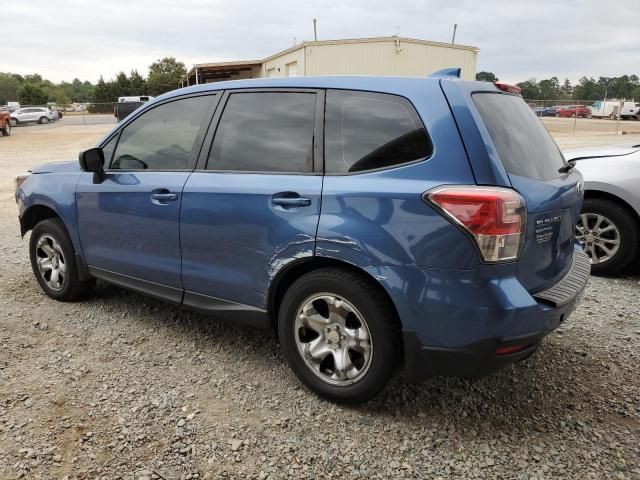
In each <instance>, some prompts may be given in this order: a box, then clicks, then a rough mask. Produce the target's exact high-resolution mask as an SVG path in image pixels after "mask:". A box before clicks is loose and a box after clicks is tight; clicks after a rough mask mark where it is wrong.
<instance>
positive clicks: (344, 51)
mask: <svg viewBox="0 0 640 480" xmlns="http://www.w3.org/2000/svg"><path fill="white" fill-rule="evenodd" d="M399 48H400V52H396V44H395V41H393V40H388V41H378V42H362V43H341V44H338V43H337V44H324V45H309V46H307V47H306V67H307V68H306V75H309V76H311V75H397V76H419V77H424V76H427V75H429V74H431V73H433V72H435V71H436V70H440V69H442V68H448V67H462V78H464V79H466V80H473V79H474V78H475V74H476V60H477V52H476V51H473V50H467V49H460V48H449V47H444V46H442V47H441V46H437V45H424V44H419V43H411V42H407V41H402V40H401V41H400V46H399ZM283 71H284V70H283ZM298 74H299V75H302V73H301V71H300V67H298Z"/></svg>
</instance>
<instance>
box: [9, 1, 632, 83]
mask: <svg viewBox="0 0 640 480" xmlns="http://www.w3.org/2000/svg"><path fill="white" fill-rule="evenodd" d="M0 16H1V17H2V20H3V21H2V22H1V23H0V30H5V31H6V32H8V33H9V35H8V38H10V39H11V40H10V41H2V42H0V71H5V72H6V71H10V72H16V73H21V74H25V73H35V72H37V73H40V74H42V75H43V76H44V77H45V78H49V79H50V80H53V81H56V82H57V81H61V80H67V81H70V80H72V79H73V78H74V77H79V78H80V79H82V80H90V81H92V82H95V81H96V80H97V79H98V78H99V77H100V75H103V76H104V77H105V79H108V78H110V77H113V76H114V75H115V74H116V73H117V72H119V71H120V70H124V71H125V72H129V71H130V70H131V69H137V70H138V71H139V72H140V73H142V74H143V75H146V73H147V67H148V66H149V64H150V63H152V62H153V61H155V60H156V59H158V58H160V57H164V56H175V57H176V58H178V59H179V60H182V61H183V62H184V63H185V64H186V65H187V67H190V66H191V65H192V64H194V63H202V62H214V61H223V60H244V59H259V58H263V57H265V56H268V55H270V54H273V53H275V52H277V51H280V50H283V49H285V48H288V47H290V46H291V45H292V44H293V41H294V38H295V39H297V41H298V42H299V41H302V40H311V39H313V25H312V19H313V18H317V19H318V38H319V39H320V40H326V39H336V38H357V37H375V36H389V35H393V34H395V33H396V30H397V27H398V26H399V27H400V35H401V36H405V37H415V38H421V39H426V40H435V41H442V42H448V41H450V40H451V33H452V29H453V24H454V23H457V24H458V33H457V35H456V43H461V44H465V45H473V46H476V47H479V48H480V54H479V57H478V71H480V70H489V71H493V72H494V73H495V74H496V75H498V77H500V79H501V80H504V81H511V82H516V81H522V80H526V79H528V78H530V77H536V78H538V79H541V78H548V77H551V76H553V75H557V76H558V77H560V79H561V80H562V79H564V78H565V77H568V78H569V79H571V80H572V81H576V80H577V79H578V78H579V77H581V76H582V75H585V74H586V75H589V76H599V75H602V76H616V75H622V74H625V73H629V74H631V73H636V74H640V0H615V1H602V0H582V1H580V0H530V1H521V0H512V1H503V0H477V1H473V0H466V1H455V0H453V1H452V0H443V1H440V0H437V1H436V0H422V1H420V0H413V1H412V0H344V1H338V0H334V1H328V0H327V1H321V0H308V1H305V0H298V1H289V0H283V1H268V0H267V1H265V0H235V1H234V0H223V1H222V0H220V1H219V0H209V1H207V0H180V1H176V0H173V1H165V0H126V1H125V0H54V1H51V0H8V1H6V2H3V5H2V8H1V9H0ZM0 36H1V37H4V38H6V37H7V36H6V35H0ZM452 66H453V65H452Z"/></svg>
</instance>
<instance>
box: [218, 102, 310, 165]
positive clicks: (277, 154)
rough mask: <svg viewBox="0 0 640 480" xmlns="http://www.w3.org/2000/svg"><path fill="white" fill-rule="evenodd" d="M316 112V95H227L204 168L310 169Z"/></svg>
mask: <svg viewBox="0 0 640 480" xmlns="http://www.w3.org/2000/svg"><path fill="white" fill-rule="evenodd" d="M315 110H316V94H315V93H290V92H252V93H233V94H231V95H230V96H229V100H228V101H227V104H226V106H225V109H224V112H223V113H222V117H221V118H220V122H219V124H218V128H217V130H216V135H215V138H214V140H213V145H212V146H211V151H210V152H209V160H208V162H207V169H208V170H232V171H245V172H311V171H312V170H313V136H314V126H315Z"/></svg>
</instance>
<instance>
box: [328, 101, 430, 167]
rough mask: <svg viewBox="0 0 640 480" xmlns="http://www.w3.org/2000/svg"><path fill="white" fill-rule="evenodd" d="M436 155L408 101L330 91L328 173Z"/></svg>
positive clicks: (411, 160) (389, 164)
mask: <svg viewBox="0 0 640 480" xmlns="http://www.w3.org/2000/svg"><path fill="white" fill-rule="evenodd" d="M432 151H433V147H432V145H431V140H430V139H429V136H428V135H427V132H426V130H425V128H424V125H423V124H422V122H421V121H420V118H419V117H418V114H417V113H416V111H415V110H414V108H413V106H412V105H411V104H410V103H409V102H408V101H407V100H405V99H404V98H402V97H398V96H395V95H385V94H380V93H368V92H356V91H346V90H330V91H328V92H327V99H326V109H325V171H326V172H327V173H354V172H361V171H365V170H373V169H378V168H386V167H394V166H397V165H402V164H404V163H409V162H413V161H416V160H421V159H424V158H426V157H429V156H431V153H432Z"/></svg>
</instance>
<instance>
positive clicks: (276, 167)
mask: <svg viewBox="0 0 640 480" xmlns="http://www.w3.org/2000/svg"><path fill="white" fill-rule="evenodd" d="M223 106H224V108H222V107H223ZM218 110H219V112H217V113H216V118H214V121H213V122H212V128H211V129H210V131H209V133H208V134H207V138H206V139H205V148H203V149H202V153H201V158H200V160H199V163H198V169H196V171H195V172H194V173H193V174H192V175H191V177H189V180H188V181H187V183H186V185H185V188H184V193H183V200H182V213H181V217H180V218H181V227H180V228H181V244H182V275H183V284H184V289H185V297H184V303H185V304H187V305H192V306H196V307H200V308H203V309H207V310H217V311H218V312H219V313H221V312H220V311H221V310H226V312H227V313H229V311H244V310H247V308H246V307H247V306H250V307H256V308H257V309H264V307H265V304H266V293H267V290H268V286H269V283H270V280H272V279H273V278H274V276H275V275H276V274H277V273H278V272H279V271H280V269H281V268H283V267H284V266H285V265H287V264H288V263H289V262H292V261H294V260H295V259H298V258H303V257H310V256H312V255H314V250H315V235H316V229H317V226H318V219H319V214H320V200H321V192H322V174H321V170H322V168H321V165H322V163H321V159H322V151H321V149H322V116H323V110H324V93H323V92H322V91H314V90H289V91H281V90H269V91H232V92H227V93H226V94H225V96H224V98H223V99H222V100H221V103H220V107H219V108H218ZM216 124H217V128H215V132H214V128H213V125H216ZM214 133H215V135H214ZM207 146H210V148H206V147H207ZM314 160H315V162H314ZM314 163H315V166H314ZM238 304H241V305H238ZM249 310H251V309H249ZM241 318H243V319H246V318H247V316H246V312H243V315H242V316H241Z"/></svg>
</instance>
